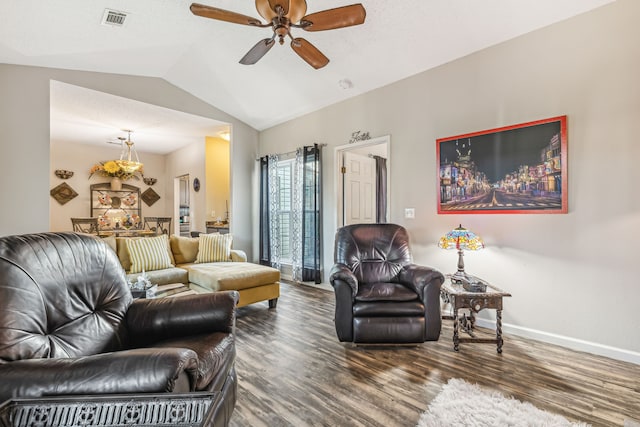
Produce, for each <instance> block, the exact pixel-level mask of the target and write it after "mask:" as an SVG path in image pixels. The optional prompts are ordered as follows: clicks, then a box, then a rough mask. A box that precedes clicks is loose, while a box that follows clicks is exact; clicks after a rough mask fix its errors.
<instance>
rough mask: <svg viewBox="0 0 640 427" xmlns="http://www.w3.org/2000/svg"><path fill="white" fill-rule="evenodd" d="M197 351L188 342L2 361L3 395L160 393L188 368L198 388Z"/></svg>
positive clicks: (168, 389)
mask: <svg viewBox="0 0 640 427" xmlns="http://www.w3.org/2000/svg"><path fill="white" fill-rule="evenodd" d="M197 365H198V356H197V355H196V353H195V352H194V351H193V350H189V349H185V348H171V347H167V348H141V349H135V350H124V351H116V352H112V353H102V354H96V355H92V356H85V357H78V358H51V359H46V358H44V359H24V360H16V361H13V362H9V363H4V364H0V378H2V381H0V401H4V400H7V399H10V398H12V397H40V396H45V395H70V394H75V395H79V394H119V393H154V392H155V393H160V392H171V391H173V390H174V386H175V385H176V380H177V379H178V378H179V377H180V375H182V374H183V373H186V374H187V376H188V379H189V386H190V391H193V390H195V385H196V377H197V367H198V366H197Z"/></svg>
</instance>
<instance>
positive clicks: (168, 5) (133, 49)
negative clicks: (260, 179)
mask: <svg viewBox="0 0 640 427" xmlns="http://www.w3.org/2000/svg"><path fill="white" fill-rule="evenodd" d="M610 1H612V0H395V1H391V0H362V1H361V2H362V4H363V5H364V7H365V9H366V11H367V18H366V21H365V23H364V24H363V25H359V26H355V27H349V28H343V29H338V30H331V31H323V32H313V33H312V32H305V31H303V30H300V29H293V30H292V32H293V33H294V34H293V35H294V37H304V38H306V39H307V40H309V41H310V42H311V43H313V44H314V45H315V46H316V47H318V48H319V49H320V50H321V51H322V52H323V53H324V54H325V55H326V56H327V57H329V59H330V60H331V62H330V63H329V64H328V65H327V66H326V67H325V68H322V69H320V70H314V69H313V68H311V67H310V66H309V65H307V64H306V63H305V62H304V61H303V60H302V59H300V57H298V56H297V55H296V54H295V53H294V52H293V51H292V50H291V48H290V46H289V45H288V43H285V44H284V45H283V46H280V45H278V44H277V45H276V46H274V47H273V49H271V51H270V52H269V53H267V55H266V56H265V57H264V58H262V60H260V61H259V62H258V63H257V64H256V65H251V66H245V65H240V64H239V63H238V61H239V59H240V58H241V57H242V56H243V55H244V54H245V53H246V52H247V51H248V50H249V49H250V48H251V47H252V46H253V45H254V44H255V43H256V42H257V41H258V40H260V39H263V38H266V37H270V35H271V33H270V32H271V30H270V29H268V28H254V27H249V26H243V25H237V24H230V23H226V22H219V21H214V20H211V19H206V18H202V17H198V16H194V15H193V14H191V12H190V11H189V5H190V4H191V2H190V1H185V0H136V1H130V0H90V1H89V0H64V1H42V0H20V1H17V0H15V1H14V0H0V62H3V63H11V64H23V65H35V66H44V67H55V68H65V69H74V70H86V71H98V72H109V73H119V74H132V75H143V76H154V77H161V78H163V79H165V80H167V81H168V82H170V83H171V84H173V85H175V86H177V87H180V88H182V89H183V90H185V91H187V92H189V93H191V94H193V95H195V96H196V97H198V98H200V99H202V100H204V101H206V102H208V103H209V104H211V105H213V106H215V107H217V108H219V109H221V110H223V111H225V112H227V113H229V114H231V115H233V116H235V117H237V118H238V119H240V120H242V121H244V122H246V123H247V124H249V125H251V126H252V127H254V128H256V129H257V130H263V129H266V128H268V127H271V126H274V125H276V124H278V123H281V122H284V121H286V120H289V119H292V118H295V117H298V116H300V115H303V114H306V113H309V112H312V111H315V110H317V109H319V108H322V107H324V106H327V105H330V104H333V103H336V102H339V101H342V100H344V99H347V98H350V97H353V96H356V95H358V94H361V93H363V92H367V91H370V90H372V89H375V88H378V87H381V86H384V85H387V84H389V83H392V82H394V81H397V80H400V79H403V78H405V77H408V76H411V75H414V74H417V73H419V72H421V71H424V70H427V69H430V68H433V67H436V66H438V65H441V64H443V63H446V62H449V61H452V60H455V59H456V58H460V57H462V56H465V55H468V54H470V53H472V52H475V51H478V50H480V49H484V48H486V47H489V46H491V45H494V44H497V43H500V42H502V41H505V40H508V39H511V38H514V37H517V36H518V35H521V34H524V33H527V32H530V31H533V30H535V29H538V28H541V27H544V26H547V25H550V24H552V23H555V22H558V21H561V20H563V19H566V18H569V17H571V16H574V15H577V14H580V13H583V12H586V11H588V10H590V9H593V8H596V7H599V6H601V5H604V4H606V3H609V2H610ZM199 2H200V3H203V4H207V5H211V6H215V7H218V8H222V9H227V10H231V11H234V12H238V13H241V14H244V15H249V16H255V17H259V15H258V14H257V13H256V11H255V2H254V1H252V0H199ZM307 4H308V13H313V12H317V11H320V10H325V9H330V8H334V7H339V6H344V5H347V4H351V3H350V2H349V0H346V1H345V0H308V1H307ZM106 8H110V9H114V10H118V11H122V12H126V13H127V14H128V18H127V20H126V22H125V25H124V27H121V28H114V27H111V26H105V25H102V24H101V20H102V16H103V14H104V11H105V9H106ZM343 79H349V80H350V81H351V82H352V83H353V87H352V88H349V89H343V88H342V87H341V85H340V84H339V82H340V81H341V80H343ZM61 96H62V95H61ZM68 104H73V103H72V102H68ZM60 108H62V107H60ZM96 108H99V105H96ZM105 108H106V109H107V110H109V109H110V110H111V111H112V112H115V111H117V109H114V108H112V107H105ZM56 114H59V115H61V116H65V115H67V118H68V119H69V120H70V118H69V117H68V115H69V114H71V113H70V112H64V111H60V112H58V113H56ZM106 114H108V113H107V112H105V113H104V114H103V115H102V116H101V117H105V118H106V119H108V118H109V117H108V116H106ZM98 116H100V115H98ZM112 121H114V122H115V121H117V120H116V119H115V118H114V119H113V120H112ZM213 125H214V126H215V123H214V124H213ZM52 135H53V133H52ZM60 136H61V137H64V135H60ZM132 139H133V138H132Z"/></svg>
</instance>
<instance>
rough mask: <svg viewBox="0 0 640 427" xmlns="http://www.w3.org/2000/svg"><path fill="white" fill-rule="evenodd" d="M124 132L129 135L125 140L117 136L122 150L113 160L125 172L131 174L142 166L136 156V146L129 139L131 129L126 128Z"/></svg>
mask: <svg viewBox="0 0 640 427" xmlns="http://www.w3.org/2000/svg"><path fill="white" fill-rule="evenodd" d="M126 132H128V133H129V137H128V138H127V139H126V140H125V139H124V138H119V139H120V140H121V141H122V151H121V152H120V159H119V160H116V161H115V162H116V164H117V165H118V166H120V169H122V170H123V171H124V172H125V173H128V174H132V173H134V172H137V171H139V170H140V169H141V168H142V163H141V162H140V159H139V158H138V153H137V152H136V147H135V146H134V144H133V142H132V141H131V131H130V130H126Z"/></svg>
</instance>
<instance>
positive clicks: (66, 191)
mask: <svg viewBox="0 0 640 427" xmlns="http://www.w3.org/2000/svg"><path fill="white" fill-rule="evenodd" d="M49 194H51V197H53V198H54V199H56V201H57V202H58V203H60V204H61V205H64V204H65V203H67V202H68V201H69V200H72V199H73V198H75V197H76V196H77V195H78V193H76V191H75V190H74V189H73V188H71V186H70V185H69V184H67V183H66V182H63V183H62V184H60V185H58V186H56V187H54V188H52V189H51V191H50V192H49Z"/></svg>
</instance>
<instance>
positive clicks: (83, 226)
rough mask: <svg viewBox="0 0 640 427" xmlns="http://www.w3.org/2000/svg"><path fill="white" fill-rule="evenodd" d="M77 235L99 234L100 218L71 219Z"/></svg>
mask: <svg viewBox="0 0 640 427" xmlns="http://www.w3.org/2000/svg"><path fill="white" fill-rule="evenodd" d="M71 225H72V226H73V231H74V232H76V233H87V234H95V235H97V234H98V218H71Z"/></svg>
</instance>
